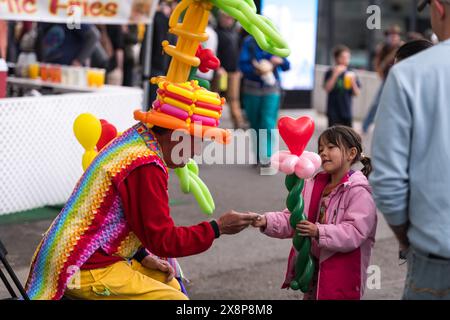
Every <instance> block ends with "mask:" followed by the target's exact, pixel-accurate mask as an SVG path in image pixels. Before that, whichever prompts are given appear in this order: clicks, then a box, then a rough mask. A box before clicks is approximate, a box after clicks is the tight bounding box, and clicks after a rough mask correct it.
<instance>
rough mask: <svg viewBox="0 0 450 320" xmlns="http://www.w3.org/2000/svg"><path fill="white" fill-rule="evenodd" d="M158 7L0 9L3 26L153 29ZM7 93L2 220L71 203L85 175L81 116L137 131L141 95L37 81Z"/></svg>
mask: <svg viewBox="0 0 450 320" xmlns="http://www.w3.org/2000/svg"><path fill="white" fill-rule="evenodd" d="M157 2H158V1H156V0H155V1H152V0H126V1H120V2H118V1H104V0H102V1H81V2H80V1H76V2H74V1H51V0H48V1H14V2H0V19H4V20H17V21H46V22H55V23H67V25H68V27H72V28H76V27H77V25H79V24H80V23H95V24H100V23H102V24H133V23H146V24H149V23H151V21H152V19H153V16H154V11H155V9H156V5H157ZM77 4H78V5H77ZM93 10H94V11H93ZM63 68H64V67H63ZM68 68H69V67H68ZM41 71H42V70H41ZM63 73H64V70H63ZM62 76H63V77H64V74H63V75H62ZM94 78H95V75H94ZM102 81H104V74H103V79H102V80H101V82H102ZM94 82H95V80H94ZM7 87H8V92H9V97H7V98H3V99H0V177H1V178H0V215H6V214H10V213H15V212H20V211H25V210H29V209H34V208H39V207H43V206H49V205H60V204H63V203H65V202H66V201H67V199H68V197H69V195H70V193H71V192H72V190H73V187H74V185H75V184H76V182H77V180H78V179H79V177H80V176H81V175H82V173H83V168H82V166H81V155H82V154H83V152H84V150H83V148H82V146H81V145H80V144H79V143H78V142H77V140H76V138H75V136H74V131H73V124H74V121H75V119H76V118H77V116H79V115H80V114H82V113H90V114H93V115H95V116H96V117H97V118H98V119H106V120H107V121H108V122H110V123H111V124H114V126H116V128H117V129H118V130H119V131H123V130H125V129H127V128H128V127H130V126H131V125H133V123H135V120H133V118H132V117H130V116H129V115H131V114H133V111H135V110H137V109H141V108H142V105H143V90H142V89H141V88H129V87H119V86H109V85H103V83H101V84H99V85H95V83H94V85H88V84H85V85H80V84H78V83H73V82H72V81H64V80H63V81H44V80H43V79H42V78H41V74H40V73H39V76H33V77H23V76H20V77H19V76H9V77H8V78H7ZM33 89H34V90H33ZM40 93H42V95H41V94H40ZM24 95H29V96H24Z"/></svg>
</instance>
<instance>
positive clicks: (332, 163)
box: [319, 139, 344, 174]
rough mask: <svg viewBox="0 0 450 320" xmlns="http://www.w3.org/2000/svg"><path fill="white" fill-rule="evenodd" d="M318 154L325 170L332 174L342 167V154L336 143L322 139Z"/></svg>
mask: <svg viewBox="0 0 450 320" xmlns="http://www.w3.org/2000/svg"><path fill="white" fill-rule="evenodd" d="M319 155H320V158H321V159H322V168H323V170H325V172H327V173H330V174H333V173H335V172H337V171H339V170H340V169H341V168H342V165H343V161H344V154H343V153H342V151H341V149H340V148H339V147H338V146H337V145H334V144H332V143H330V142H328V141H324V139H322V140H321V141H320V144H319Z"/></svg>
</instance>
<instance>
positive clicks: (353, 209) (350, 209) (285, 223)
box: [253, 126, 377, 300]
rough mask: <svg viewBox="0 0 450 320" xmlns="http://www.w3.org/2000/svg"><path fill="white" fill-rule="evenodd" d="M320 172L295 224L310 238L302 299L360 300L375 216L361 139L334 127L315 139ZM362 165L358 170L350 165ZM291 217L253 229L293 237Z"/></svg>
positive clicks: (276, 216) (266, 218)
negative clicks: (311, 270)
mask: <svg viewBox="0 0 450 320" xmlns="http://www.w3.org/2000/svg"><path fill="white" fill-rule="evenodd" d="M319 154H320V157H321V159H322V167H323V171H322V172H320V173H318V174H317V175H316V176H315V177H314V178H313V179H311V180H307V181H305V187H304V190H303V197H304V200H305V207H304V212H305V215H306V216H307V217H308V220H305V221H302V222H300V223H299V224H297V228H296V229H297V231H298V232H299V233H300V235H302V236H305V237H311V240H312V241H311V255H312V257H313V259H314V260H315V274H314V276H313V280H312V281H311V285H310V290H309V292H307V293H306V294H305V299H318V300H322V299H360V298H361V297H362V295H363V293H364V288H365V282H366V277H367V273H366V270H367V267H368V266H369V260H370V254H371V250H372V247H373V244H374V242H375V231H376V225H377V214H376V208H375V204H374V201H373V199H372V195H371V189H370V186H369V183H368V180H367V176H368V175H369V174H370V171H371V164H370V159H369V158H367V157H365V156H364V155H363V153H362V147H361V138H360V136H359V135H358V134H357V133H356V132H355V131H354V130H353V129H351V128H349V127H344V126H335V127H331V128H329V129H327V130H326V131H325V132H324V133H322V135H321V136H320V137H319ZM357 162H361V163H362V164H363V165H364V168H363V169H362V170H361V171H355V170H352V169H351V167H352V165H354V164H356V163H357ZM289 218H290V213H289V211H288V210H287V209H286V210H284V211H282V212H268V213H265V214H264V215H261V216H260V217H259V218H258V219H257V220H256V221H255V222H254V223H253V226H254V227H259V228H261V231H262V232H264V233H265V234H266V235H268V236H269V237H273V238H280V239H284V238H292V237H293V235H294V231H295V230H293V229H292V227H291V226H290V224H289ZM295 260H296V251H295V249H294V248H292V250H291V254H290V256H289V262H288V270H287V273H286V279H285V282H284V284H283V288H286V287H288V286H289V283H290V281H291V280H292V279H293V277H294V273H295V270H294V269H295Z"/></svg>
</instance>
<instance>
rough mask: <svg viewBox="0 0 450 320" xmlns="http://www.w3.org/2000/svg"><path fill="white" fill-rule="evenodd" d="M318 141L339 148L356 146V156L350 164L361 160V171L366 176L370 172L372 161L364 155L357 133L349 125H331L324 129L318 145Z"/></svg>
mask: <svg viewBox="0 0 450 320" xmlns="http://www.w3.org/2000/svg"><path fill="white" fill-rule="evenodd" d="M320 141H325V142H327V143H331V144H334V145H336V146H338V147H339V149H341V150H342V149H343V148H345V149H347V150H349V149H351V148H356V152H357V154H356V157H355V159H354V160H353V163H352V164H355V163H356V162H358V161H359V162H361V163H362V164H363V166H364V167H363V169H362V170H361V172H362V173H363V174H364V175H365V176H366V177H368V176H369V174H370V173H371V172H372V161H371V160H370V158H369V157H367V156H365V155H364V154H363V152H362V142H361V137H360V135H359V134H357V133H356V131H355V130H353V129H352V128H350V127H346V126H333V127H330V128H328V129H327V130H325V131H324V132H323V133H322V134H321V135H320V137H319V140H318V145H319V146H320Z"/></svg>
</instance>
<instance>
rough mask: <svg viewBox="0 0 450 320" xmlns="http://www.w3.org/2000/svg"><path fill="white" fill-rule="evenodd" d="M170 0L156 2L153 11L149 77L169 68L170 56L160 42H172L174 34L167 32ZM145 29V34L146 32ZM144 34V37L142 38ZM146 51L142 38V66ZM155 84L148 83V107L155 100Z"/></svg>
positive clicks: (160, 74)
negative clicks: (155, 7)
mask: <svg viewBox="0 0 450 320" xmlns="http://www.w3.org/2000/svg"><path fill="white" fill-rule="evenodd" d="M171 3H172V1H167V0H162V1H160V3H159V4H158V9H157V11H156V13H155V18H154V20H153V40H152V53H151V54H152V57H151V71H150V77H157V76H163V75H165V74H166V73H167V69H168V68H169V63H170V59H169V58H170V57H169V56H168V55H166V54H164V51H163V48H162V44H161V43H162V42H163V41H164V40H168V41H169V42H171V43H173V42H174V38H175V37H174V36H173V35H172V34H170V33H169V17H170V15H171V13H172V10H173V8H172V6H171ZM147 32H148V30H146V32H145V34H147ZM145 38H146V36H145V37H144V39H145ZM145 52H147V46H146V42H145V40H144V42H143V46H142V48H141V56H140V60H141V65H142V66H144V65H145V64H144V61H145V56H144V53H145ZM157 89H158V86H157V85H154V84H152V85H150V92H149V96H150V99H149V101H150V105H149V106H147V108H148V109H150V108H151V103H153V101H155V100H156V90H157Z"/></svg>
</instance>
